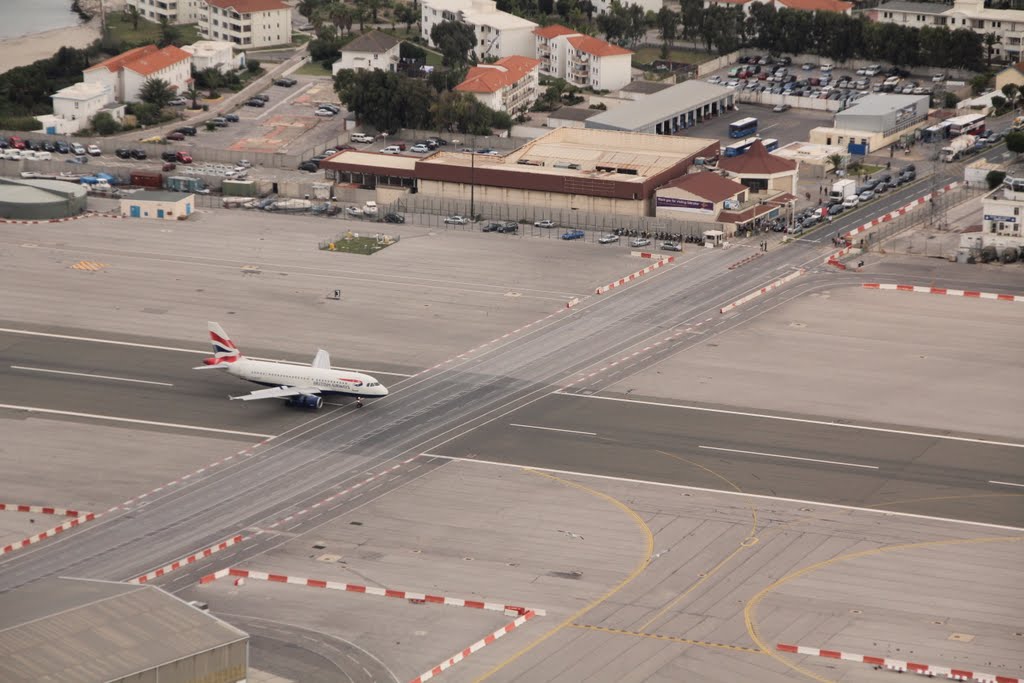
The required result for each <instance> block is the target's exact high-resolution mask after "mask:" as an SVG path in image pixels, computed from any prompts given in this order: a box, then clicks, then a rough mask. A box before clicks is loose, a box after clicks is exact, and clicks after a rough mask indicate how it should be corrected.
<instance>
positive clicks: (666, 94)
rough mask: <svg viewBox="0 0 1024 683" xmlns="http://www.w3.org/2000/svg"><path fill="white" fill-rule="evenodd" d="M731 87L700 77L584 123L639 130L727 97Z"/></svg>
mask: <svg viewBox="0 0 1024 683" xmlns="http://www.w3.org/2000/svg"><path fill="white" fill-rule="evenodd" d="M732 95H733V90H731V89H730V88H727V87H725V86H722V85H714V84H713V83H707V82H705V81H701V80H696V79H695V80H690V81H683V82H682V83H677V84H676V85H673V86H672V87H671V88H665V89H664V90H662V91H661V92H657V93H654V94H653V95H648V96H647V97H643V98H641V99H639V100H635V101H633V102H629V103H627V104H620V105H619V106H617V107H614V108H612V109H609V110H608V111H606V112H603V113H601V114H598V115H597V116H595V117H594V118H592V119H590V120H589V121H588V122H587V125H588V126H589V125H590V124H594V125H595V127H596V126H600V127H602V128H619V129H622V130H640V129H643V128H647V127H648V126H650V125H652V124H654V123H655V122H658V121H664V120H666V119H670V118H672V117H673V116H676V115H677V114H679V113H681V112H684V111H689V110H691V109H695V108H697V107H699V106H701V105H704V104H708V103H710V102H714V101H716V100H720V99H723V98H726V97H731V96H732Z"/></svg>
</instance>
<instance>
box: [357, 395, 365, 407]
mask: <svg viewBox="0 0 1024 683" xmlns="http://www.w3.org/2000/svg"><path fill="white" fill-rule="evenodd" d="M362 407H363V399H362V397H361V396H356V408H362Z"/></svg>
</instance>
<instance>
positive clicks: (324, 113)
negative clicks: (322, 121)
mask: <svg viewBox="0 0 1024 683" xmlns="http://www.w3.org/2000/svg"><path fill="white" fill-rule="evenodd" d="M313 116H321V117H325V118H330V117H332V116H337V112H333V111H331V110H330V109H317V110H316V111H315V112H313Z"/></svg>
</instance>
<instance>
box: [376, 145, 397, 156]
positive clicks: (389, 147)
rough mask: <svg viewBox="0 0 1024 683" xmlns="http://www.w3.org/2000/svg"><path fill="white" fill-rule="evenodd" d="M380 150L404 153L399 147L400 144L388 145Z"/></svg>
mask: <svg viewBox="0 0 1024 683" xmlns="http://www.w3.org/2000/svg"><path fill="white" fill-rule="evenodd" d="M380 152H381V154H401V153H402V148H401V147H399V146H398V145H388V146H387V147H385V148H384V149H382V150H381V151H380Z"/></svg>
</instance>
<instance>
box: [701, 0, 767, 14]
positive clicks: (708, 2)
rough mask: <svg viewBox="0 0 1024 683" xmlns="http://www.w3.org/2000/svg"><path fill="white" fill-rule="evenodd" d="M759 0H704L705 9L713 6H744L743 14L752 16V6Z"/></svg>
mask: <svg viewBox="0 0 1024 683" xmlns="http://www.w3.org/2000/svg"><path fill="white" fill-rule="evenodd" d="M757 1H758V0H704V9H710V8H712V7H742V8H743V14H744V15H745V16H748V17H749V16H750V8H751V6H753V4H754V3H755V2H757Z"/></svg>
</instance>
